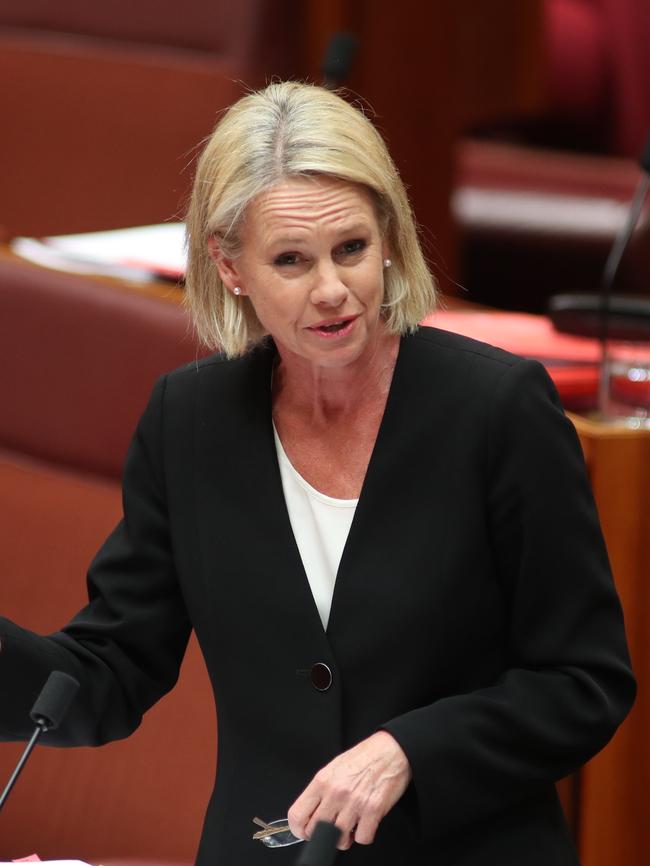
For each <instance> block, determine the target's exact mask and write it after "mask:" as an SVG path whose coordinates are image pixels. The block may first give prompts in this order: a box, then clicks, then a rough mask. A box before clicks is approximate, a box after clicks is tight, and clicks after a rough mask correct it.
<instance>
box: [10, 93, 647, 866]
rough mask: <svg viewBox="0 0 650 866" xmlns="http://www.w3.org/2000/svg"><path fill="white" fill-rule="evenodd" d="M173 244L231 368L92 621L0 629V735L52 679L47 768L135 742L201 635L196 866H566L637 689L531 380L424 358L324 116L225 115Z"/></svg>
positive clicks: (362, 135)
mask: <svg viewBox="0 0 650 866" xmlns="http://www.w3.org/2000/svg"><path fill="white" fill-rule="evenodd" d="M188 243H189V270H188V278H187V297H188V304H189V306H190V309H191V311H192V314H193V316H194V319H195V322H196V326H197V329H198V332H199V334H200V336H201V337H202V339H203V340H204V341H205V343H207V344H208V345H209V346H211V347H213V348H214V349H215V351H216V352H217V354H215V355H214V356H213V357H211V358H209V359H207V360H205V361H202V362H199V363H197V364H193V365H191V366H189V367H187V368H184V369H182V370H178V371H176V372H174V373H171V374H169V375H168V376H165V377H164V378H162V379H161V380H160V382H159V383H158V385H157V386H156V388H155V390H154V393H153V396H152V398H151V402H150V404H149V407H148V409H147V411H146V412H145V414H144V416H143V418H142V420H141V422H140V425H139V427H138V430H137V432H136V434H135V437H134V440H133V444H132V448H131V451H130V455H129V458H128V462H127V467H126V473H125V481H124V491H125V515H124V520H123V522H122V523H121V524H120V525H119V526H118V528H117V529H116V531H115V533H114V534H113V535H112V536H111V537H110V538H109V539H108V541H107V542H106V544H105V545H104V547H103V548H102V550H101V551H100V553H99V555H98V557H97V558H96V560H95V561H94V563H93V565H92V567H91V571H90V587H91V600H90V603H89V606H88V607H87V608H86V609H85V610H84V611H82V612H81V613H80V614H79V615H78V616H77V617H76V618H75V619H74V620H73V621H72V622H71V623H70V624H69V625H68V626H67V627H66V628H65V629H64V630H63V631H62V632H61V633H59V634H57V635H55V636H53V637H51V638H38V637H36V636H34V635H31V634H29V633H26V632H24V631H22V630H20V629H19V628H18V626H15V625H13V624H11V623H8V622H7V621H6V620H5V621H2V622H0V633H2V634H3V635H4V638H3V641H2V646H3V651H2V654H1V655H0V686H1V687H2V689H3V694H5V693H8V692H6V691H5V689H8V690H9V692H10V693H11V694H12V695H13V700H12V701H10V702H7V703H4V702H3V705H2V707H1V708H0V727H2V729H3V730H5V731H10V732H12V733H13V734H14V735H18V736H21V735H27V734H28V733H29V731H28V730H27V729H26V728H25V725H24V722H23V720H24V718H26V717H27V710H28V709H29V707H28V706H27V704H28V703H29V701H28V697H27V695H31V694H32V693H33V688H32V689H31V690H30V689H27V687H26V685H25V683H28V682H29V683H30V684H32V686H33V684H34V683H40V682H41V681H42V679H43V678H44V676H43V675H44V673H45V672H47V670H49V669H51V668H52V667H58V668H60V669H63V670H67V671H69V672H71V673H73V674H74V675H75V676H76V677H77V678H78V679H79V680H80V681H81V683H82V689H81V693H80V697H79V699H78V701H77V702H76V704H75V706H74V708H73V710H72V711H71V720H70V723H69V725H68V726H67V728H66V734H65V738H63V734H62V735H61V737H62V739H61V741H60V742H61V744H63V745H68V744H79V743H91V744H94V743H101V742H104V741H106V740H109V739H113V738H116V737H122V736H125V735H127V734H128V733H130V732H131V731H132V730H133V729H134V728H135V727H137V725H138V723H139V721H140V718H141V715H142V713H143V712H144V711H145V710H146V709H147V708H148V707H149V706H150V705H151V704H153V703H154V702H155V701H156V700H157V699H158V698H159V697H160V696H161V695H162V694H164V693H165V691H167V690H168V689H169V688H171V686H172V685H173V683H174V681H175V679H176V676H177V672H178V667H179V664H180V661H181V658H182V655H183V652H184V649H185V645H186V642H187V639H188V636H189V633H190V630H191V629H192V628H194V629H195V630H196V632H197V635H198V638H199V641H200V644H201V646H202V648H203V652H204V655H205V659H206V663H207V666H208V670H209V672H210V676H211V678H212V681H213V684H214V689H215V695H216V701H217V708H218V714H219V749H218V754H219V758H218V767H217V773H216V786H215V791H214V794H213V797H212V799H211V802H210V804H209V807H208V811H207V815H206V821H205V827H204V832H203V837H202V842H201V847H200V850H199V854H198V863H199V864H200V866H214V864H215V863H216V864H224V866H230V864H232V866H235V864H237V866H239V864H246V866H253V864H276V863H292V862H294V860H295V849H294V848H292V847H291V845H290V843H292V842H295V841H297V840H300V839H304V838H309V836H310V835H311V833H312V830H313V828H314V826H315V823H316V822H317V821H319V820H329V821H334V822H335V823H336V824H337V825H338V826H339V827H340V829H341V830H342V836H341V841H340V847H341V848H342V849H350V850H349V851H348V853H347V854H346V856H345V862H347V863H349V864H350V866H352V864H361V863H372V864H375V866H383V864H386V866H388V864H390V866H399V864H404V866H407V864H408V866H415V864H436V866H447V864H449V866H451V864H452V863H453V864H454V866H494V864H497V863H498V864H499V866H521V864H524V863H525V864H526V866H565V864H566V866H568V864H575V863H577V859H576V855H575V851H574V849H573V846H572V843H571V841H570V839H569V834H568V831H567V828H566V826H565V824H564V820H563V817H562V812H561V809H560V807H559V804H558V801H557V797H556V795H555V790H554V781H555V780H556V779H558V778H560V777H561V776H563V775H565V774H566V773H568V772H570V771H571V770H573V769H574V768H576V767H577V766H578V765H579V764H581V763H582V762H583V761H585V760H586V759H587V758H589V757H590V756H591V755H592V754H594V753H595V752H596V751H597V750H598V749H600V748H601V747H602V746H603V745H604V744H605V743H606V742H607V740H608V739H609V738H610V737H611V736H612V734H613V732H614V730H615V729H616V726H617V725H618V724H619V723H620V721H621V720H622V719H623V717H624V716H625V714H626V712H627V710H628V709H629V706H630V704H631V702H632V700H633V696H634V681H633V678H632V675H631V672H630V667H629V660H628V656H627V650H626V646H625V638H624V633H623V625H622V618H621V613H620V609H619V605H618V601H617V597H616V593H615V591H614V588H613V584H612V580H611V575H610V572H609V567H608V563H607V556H606V553H605V549H604V545H603V541H602V538H601V535H600V530H599V527H598V522H597V517H596V513H595V509H594V505H593V502H592V499H591V495H590V492H589V486H588V483H587V479H586V476H585V471H584V466H583V463H582V458H581V453H580V448H579V445H578V443H577V440H576V436H575V434H574V431H573V428H572V427H571V424H570V423H569V422H568V421H567V419H566V418H565V416H564V414H563V412H562V409H561V407H560V406H559V403H558V400H557V396H556V394H555V391H554V389H553V387H552V385H551V383H550V381H549V379H548V377H547V375H546V374H545V372H544V370H543V368H541V367H540V366H539V365H537V364H535V363H533V362H528V361H524V360H522V359H519V358H516V357H514V356H512V355H509V354H507V353H505V352H502V351H500V350H498V349H495V348H492V347H490V346H487V345H484V344H481V343H477V342H474V341H472V340H468V339H465V338H462V337H459V336H456V335H453V334H449V333H445V332H441V331H437V330H435V329H429V328H419V329H418V322H419V321H420V320H421V319H422V318H423V317H424V315H425V314H426V313H427V312H429V311H430V310H431V309H432V308H433V307H434V305H435V300H436V296H435V287H434V282H433V280H432V277H431V275H430V274H429V272H428V270H427V267H426V265H425V262H424V258H423V256H422V253H421V250H420V246H419V244H418V239H417V233H416V229H415V224H414V220H413V217H412V214H411V211H410V208H409V204H408V200H407V197H406V194H405V191H404V188H403V185H402V183H401V181H400V178H399V176H398V174H397V172H396V170H395V167H394V165H393V163H392V161H391V159H390V156H389V155H388V152H387V150H386V147H385V145H384V143H383V141H382V139H381V137H380V136H379V134H378V133H377V132H376V130H375V129H374V127H373V126H372V124H371V123H370V121H369V120H368V119H367V118H366V117H365V116H364V115H363V114H362V113H361V112H360V111H359V110H357V109H356V108H354V107H352V106H351V105H349V104H348V103H347V102H346V101H344V100H343V99H342V98H340V97H339V96H337V95H334V94H332V93H330V92H328V91H326V90H323V89H320V88H317V87H313V86H309V85H302V84H295V83H277V84H272V85H270V86H269V87H267V88H266V89H265V90H263V91H261V92H259V93H252V94H250V95H248V96H246V97H245V98H243V99H242V100H240V101H239V102H238V103H237V104H235V105H234V106H233V107H232V108H231V109H230V110H229V111H228V112H227V113H226V114H225V115H224V117H223V119H222V120H221V121H220V123H219V125H218V126H217V128H216V130H215V132H214V134H213V135H212V137H211V138H210V140H209V141H208V143H207V146H206V147H205V150H204V151H203V154H202V156H201V159H200V161H199V165H198V169H197V173H196V180H195V185H194V191H193V195H192V201H191V205H190V209H189V215H188ZM16 637H19V638H20V640H16ZM254 817H256V818H257V821H258V823H261V825H262V828H261V829H260V828H258V827H256V826H255V825H254V824H252V823H251V821H252V819H253V818H254ZM278 820H279V821H283V820H284V821H286V822H287V823H288V827H289V829H285V830H281V831H280V832H277V833H271V832H269V828H270V829H271V830H274V829H277V828H278V827H279V826H284V825H282V824H280V825H278V823H277V821H278ZM255 830H260V833H259V835H260V836H261V837H262V838H261V839H260V838H257V839H254V838H253V832H254V831H255Z"/></svg>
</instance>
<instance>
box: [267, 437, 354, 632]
mask: <svg viewBox="0 0 650 866" xmlns="http://www.w3.org/2000/svg"><path fill="white" fill-rule="evenodd" d="M273 435H274V437H275V449H276V451H277V454H278V463H279V465H280V475H281V477H282V489H283V491H284V498H285V501H286V503H287V511H288V512H289V520H290V521H291V528H292V530H293V535H294V538H295V539H296V544H297V545H298V550H299V551H300V557H301V559H302V564H303V566H304V569H305V573H306V574H307V579H308V580H309V585H310V587H311V591H312V594H313V596H314V601H315V602H316V607H317V608H318V613H319V615H320V618H321V622H322V623H323V628H325V629H326V628H327V622H328V620H329V615H330V609H331V607H332V596H333V595H334V584H335V582H336V573H337V571H338V570H339V563H340V562H341V556H342V555H343V548H344V547H345V542H346V541H347V538H348V534H349V532H350V526H351V525H352V520H353V518H354V512H355V509H356V507H357V502H358V501H359V500H358V499H334V498H333V497H332V496H326V495H325V494H324V493H320V492H319V491H318V490H316V489H315V488H314V487H312V486H311V484H309V483H308V482H307V481H305V479H304V478H303V477H302V475H300V474H299V473H298V472H297V471H296V470H295V469H294V467H293V466H292V465H291V463H290V462H289V458H288V457H287V455H286V454H285V452H284V448H283V447H282V442H280V437H279V436H278V431H277V430H276V429H275V424H274V425H273Z"/></svg>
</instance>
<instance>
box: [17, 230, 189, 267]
mask: <svg viewBox="0 0 650 866" xmlns="http://www.w3.org/2000/svg"><path fill="white" fill-rule="evenodd" d="M184 242H185V224H184V223H182V222H174V223H162V224H161V225H153V226H136V227H135V228H127V229H115V230H114V231H106V232H84V233H83V234H76V235H56V236H53V237H48V238H15V239H14V240H13V241H12V242H11V245H10V246H11V249H12V250H13V252H15V253H16V254H17V255H19V256H21V257H22V258H26V259H29V261H32V262H35V263H36V264H39V265H44V266H45V267H50V268H56V269H57V270H68V271H74V272H75V273H87V274H88V273H95V274H96V273H100V274H109V275H111V276H121V277H125V278H126V279H129V278H131V279H141V278H143V277H144V278H146V277H147V276H149V277H150V278H151V277H152V276H156V275H163V276H167V277H173V278H179V277H182V276H183V274H184V273H185V263H186V256H185V248H184Z"/></svg>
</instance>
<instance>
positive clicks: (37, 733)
mask: <svg viewBox="0 0 650 866" xmlns="http://www.w3.org/2000/svg"><path fill="white" fill-rule="evenodd" d="M46 730H47V727H45V726H41V725H37V727H36V728H35V729H34V733H33V734H32V738H31V740H30V741H29V743H27V746H26V748H25V751H24V752H23V755H22V758H21V759H20V761H18V764H17V765H16V769H15V770H14V771H13V773H12V775H11V778H10V779H9V782H8V783H7V787H6V788H5V789H4V791H3V792H2V796H0V809H2V807H3V806H4V804H5V800H6V799H7V797H8V796H9V794H10V792H11V789H12V788H13V786H14V785H15V783H16V780H17V779H18V776H20V773H21V771H22V769H23V767H24V766H25V763H26V761H27V758H29V756H30V754H31V752H32V749H33V748H34V746H35V745H36V743H37V741H38V738H39V737H40V735H41V734H42V733H43V731H46Z"/></svg>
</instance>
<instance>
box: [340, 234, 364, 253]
mask: <svg viewBox="0 0 650 866" xmlns="http://www.w3.org/2000/svg"><path fill="white" fill-rule="evenodd" d="M365 246H366V242H365V241H364V240H361V238H357V239H356V240H353V241H346V242H345V243H344V244H342V245H341V252H342V253H343V254H344V255H347V256H350V255H354V253H359V252H361V250H363V249H365Z"/></svg>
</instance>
